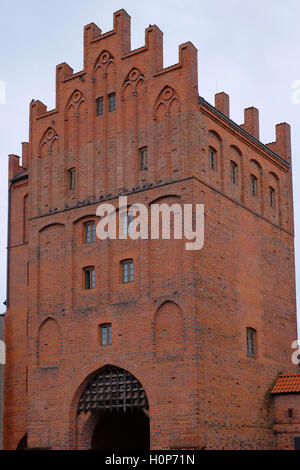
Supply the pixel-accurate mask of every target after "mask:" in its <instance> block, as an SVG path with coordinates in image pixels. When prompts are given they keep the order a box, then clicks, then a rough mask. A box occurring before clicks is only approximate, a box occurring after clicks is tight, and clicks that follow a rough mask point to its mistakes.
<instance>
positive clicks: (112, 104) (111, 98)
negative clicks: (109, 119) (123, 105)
mask: <svg viewBox="0 0 300 470" xmlns="http://www.w3.org/2000/svg"><path fill="white" fill-rule="evenodd" d="M108 110H109V112H110V113H111V112H112V111H116V94H115V93H111V94H110V95H108Z"/></svg>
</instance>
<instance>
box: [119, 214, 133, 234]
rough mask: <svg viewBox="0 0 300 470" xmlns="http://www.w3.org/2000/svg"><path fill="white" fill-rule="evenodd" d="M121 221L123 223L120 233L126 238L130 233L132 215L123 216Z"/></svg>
mask: <svg viewBox="0 0 300 470" xmlns="http://www.w3.org/2000/svg"><path fill="white" fill-rule="evenodd" d="M122 221H123V227H122V232H123V235H124V236H127V235H129V234H131V233H132V225H131V223H132V222H133V215H132V214H130V213H128V214H127V213H126V214H123V216H122Z"/></svg>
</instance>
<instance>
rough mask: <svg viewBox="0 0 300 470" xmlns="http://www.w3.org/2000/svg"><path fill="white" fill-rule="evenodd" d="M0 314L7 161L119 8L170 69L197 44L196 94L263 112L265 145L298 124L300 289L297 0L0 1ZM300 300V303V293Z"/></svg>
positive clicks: (235, 113)
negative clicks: (157, 43) (219, 96)
mask: <svg viewBox="0 0 300 470" xmlns="http://www.w3.org/2000/svg"><path fill="white" fill-rule="evenodd" d="M0 6H1V8H0V15H1V16H0V81H4V82H5V84H6V104H0V311H1V308H2V307H1V305H2V301H4V300H5V298H6V286H5V284H6V280H5V278H6V218H7V155H8V154H9V153H16V154H19V155H20V153H21V142H22V141H28V109H29V102H30V101H31V100H32V99H33V98H34V99H40V100H41V101H43V102H44V103H45V104H46V105H47V106H48V109H51V108H53V107H54V103H55V66H56V65H57V64H59V63H61V62H67V63H69V64H70V65H71V67H72V68H74V71H75V72H76V71H79V70H82V68H83V27H84V25H85V24H88V23H90V22H94V23H96V24H97V25H98V26H99V27H100V28H101V29H102V31H103V32H105V31H108V30H110V29H112V21H113V12H114V11H117V10H119V9H120V8H125V10H126V11H127V12H128V13H129V14H130V16H131V18H132V48H137V47H139V46H141V45H143V44H144V29H145V28H146V27H148V25H149V24H157V25H158V26H159V27H160V29H161V30H162V31H163V32H164V65H165V66H168V65H171V64H173V63H176V62H177V61H178V45H179V44H181V43H184V42H186V41H191V42H193V44H194V45H195V46H196V47H197V49H198V51H199V54H198V62H199V94H200V95H201V96H203V97H204V98H205V99H207V100H208V101H210V102H212V103H213V97H214V94H215V93H216V92H218V91H226V92H227V93H229V95H230V98H231V118H232V119H233V120H234V121H236V122H237V123H238V124H241V123H242V122H243V110H244V108H246V107H249V106H256V107H257V108H259V110H260V125H261V140H262V142H264V143H268V142H272V141H274V140H275V124H277V123H279V122H283V121H286V122H289V123H290V124H291V125H292V141H293V172H294V189H295V192H294V199H295V225H296V249H297V260H296V266H297V274H298V292H300V104H298V105H296V104H293V102H292V84H293V82H294V81H296V80H300V57H299V56H300V27H299V18H300V2H299V0H263V1H262V0H251V1H250V0H245V1H243V2H241V1H240V0H227V1H226V2H225V1H222V0H184V1H183V0H151V1H149V2H143V1H140V0H139V1H138V0H120V1H117V0H110V1H109V2H106V1H101V0H52V1H51V2H42V1H41V0H26V1H23V0H19V1H13V0H11V1H6V0H5V1H4V0H0ZM298 297H299V296H298Z"/></svg>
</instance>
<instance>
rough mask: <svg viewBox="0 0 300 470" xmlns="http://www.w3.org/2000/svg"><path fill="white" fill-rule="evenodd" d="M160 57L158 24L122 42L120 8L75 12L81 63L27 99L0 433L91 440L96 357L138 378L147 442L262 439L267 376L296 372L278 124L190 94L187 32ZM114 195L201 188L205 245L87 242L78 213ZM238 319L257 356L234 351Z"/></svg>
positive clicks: (31, 440) (143, 199) (192, 71)
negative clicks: (96, 18) (88, 413)
mask: <svg viewBox="0 0 300 470" xmlns="http://www.w3.org/2000/svg"><path fill="white" fill-rule="evenodd" d="M162 57H163V50H162V33H161V31H160V30H159V28H157V27H156V26H149V28H148V29H147V30H146V41H145V46H143V47H141V48H139V49H137V50H134V51H131V48H130V18H129V16H128V15H127V13H126V12H125V11H124V10H121V11H119V12H116V13H115V14H114V29H113V30H112V31H110V32H108V33H105V34H102V32H101V30H100V29H99V28H98V27H97V26H96V25H95V24H93V23H92V24H90V25H88V26H86V27H85V30H84V70H83V71H81V72H78V73H73V70H72V69H71V68H70V66H69V65H68V64H66V63H63V64H60V65H58V66H57V70H56V108H55V109H54V110H50V111H49V110H47V107H46V106H45V105H44V104H43V103H41V102H40V101H33V102H31V104H30V141H29V143H28V144H27V143H24V144H23V155H22V162H20V159H19V158H18V156H15V155H11V156H10V157H9V158H10V165H9V179H10V214H9V227H10V236H9V289H8V308H7V314H6V333H5V334H6V343H7V355H8V357H7V367H6V372H5V381H6V389H5V409H4V447H5V448H6V449H15V448H16V447H17V446H18V443H19V442H20V441H21V439H22V438H23V437H24V436H25V435H26V434H27V435H28V446H29V447H33V448H37V447H40V448H49V447H51V448H52V449H74V448H89V446H90V441H91V435H90V434H91V433H92V430H93V426H95V423H94V421H93V420H88V418H87V421H86V422H82V420H83V417H82V416H81V415H80V416H79V417H78V416H77V408H78V401H79V398H80V396H81V394H82V392H83V391H84V388H85V386H86V384H87V380H88V379H89V378H90V377H92V376H93V374H94V373H95V371H97V370H99V369H100V368H102V367H104V366H105V365H107V364H111V365H115V366H118V367H120V368H122V369H126V370H127V371H129V372H130V373H131V374H132V375H134V376H135V377H136V378H137V379H138V380H139V381H140V382H141V383H142V384H143V387H144V389H145V391H146V394H147V398H148V402H149V414H150V436H151V448H152V449H170V448H177V449H184V448H185V449H191V448H196V449H201V448H206V449H223V448H226V449H262V448H265V449H272V448H274V447H275V445H276V439H275V435H274V426H273V424H274V415H273V406H272V401H271V397H270V394H269V390H270V387H271V386H272V384H273V383H274V380H275V379H276V377H277V376H278V374H279V373H281V372H287V373H288V372H293V371H294V369H293V366H292V364H291V354H292V350H291V344H292V342H293V341H294V340H295V339H296V338H297V332H296V307H295V275H294V235H293V230H294V228H293V198H292V183H291V182H292V174H291V154H290V129H289V126H288V125H287V124H285V123H283V124H280V125H278V126H277V127H276V141H275V142H273V143H272V144H269V145H263V144H262V143H261V142H259V141H258V140H257V138H258V137H259V128H258V111H257V110H255V109H254V108H251V109H249V110H246V112H245V123H244V124H243V125H242V126H238V125H236V124H235V123H234V122H232V121H231V120H230V118H229V112H230V110H229V97H228V95H226V94H224V93H223V94H219V95H218V96H217V97H216V103H215V107H214V106H212V105H210V104H208V103H207V102H206V101H205V100H204V99H202V98H199V96H198V83H197V81H198V78H197V77H198V75H197V74H198V71H197V50H196V49H195V47H194V46H193V45H192V44H191V43H186V44H183V45H181V46H180V47H179V62H178V64H175V65H173V66H171V67H168V68H166V69H164V68H163V60H162ZM111 93H116V111H112V112H109V108H108V106H109V98H108V95H109V94H111ZM101 97H103V99H104V114H103V115H101V116H97V115H96V99H97V98H101ZM144 147H147V148H148V169H147V170H145V169H144V170H142V169H141V168H140V161H139V158H140V156H139V151H140V149H141V148H144ZM210 149H213V150H214V152H215V165H214V169H211V168H210V166H209V152H210ZM232 162H234V163H235V164H236V165H237V172H236V184H233V183H232V180H231V171H232V168H231V166H232ZM71 168H75V170H76V185H75V189H73V190H70V189H69V181H68V179H69V170H70V169H71ZM251 175H253V176H255V177H256V178H257V179H256V194H255V196H253V195H252V193H251V184H250V182H251ZM270 187H272V188H273V189H274V197H273V204H272V205H273V207H271V204H270ZM119 195H122V196H128V203H129V204H131V203H143V204H145V205H147V206H148V207H149V208H150V207H151V205H152V204H153V203H154V202H155V203H163V202H166V203H169V204H171V203H172V204H173V203H179V204H196V203H200V204H205V245H204V248H203V249H202V250H201V251H198V252H197V251H195V252H193V251H186V250H185V240H170V241H168V240H138V241H133V240H125V241H124V240H113V241H108V240H107V241H99V240H97V241H96V242H95V243H92V244H85V243H84V241H83V236H82V234H83V224H84V223H85V222H87V221H91V220H97V219H96V209H97V206H98V205H99V203H100V202H104V201H106V202H109V203H112V204H114V205H115V206H117V203H118V196H119ZM125 259H133V260H134V267H135V275H134V282H133V283H131V284H129V285H124V284H122V282H121V279H120V262H121V261H122V260H125ZM87 266H94V267H95V273H96V281H95V289H93V290H91V291H86V290H85V289H84V288H83V274H82V270H83V268H84V267H87ZM104 323H111V324H112V345H110V346H101V345H100V344H99V325H101V324H104ZM249 327H250V328H253V329H255V330H256V331H257V347H256V355H255V357H250V356H248V355H247V350H246V330H247V328H249ZM83 421H84V420H83ZM91 423H93V425H92V424H91ZM83 429H84V431H83ZM84 433H85V434H84Z"/></svg>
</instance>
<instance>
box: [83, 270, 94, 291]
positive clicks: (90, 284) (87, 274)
mask: <svg viewBox="0 0 300 470" xmlns="http://www.w3.org/2000/svg"><path fill="white" fill-rule="evenodd" d="M83 271H84V287H85V289H86V290H91V289H95V268H94V266H89V267H87V268H84V270H83Z"/></svg>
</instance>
